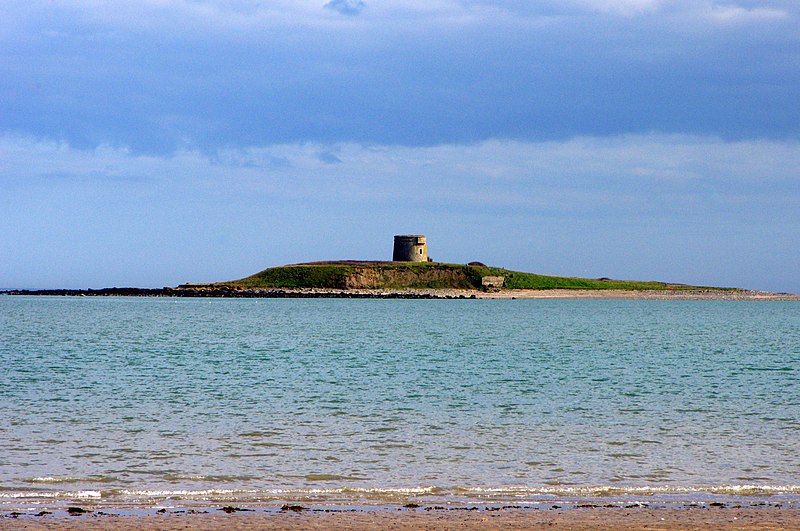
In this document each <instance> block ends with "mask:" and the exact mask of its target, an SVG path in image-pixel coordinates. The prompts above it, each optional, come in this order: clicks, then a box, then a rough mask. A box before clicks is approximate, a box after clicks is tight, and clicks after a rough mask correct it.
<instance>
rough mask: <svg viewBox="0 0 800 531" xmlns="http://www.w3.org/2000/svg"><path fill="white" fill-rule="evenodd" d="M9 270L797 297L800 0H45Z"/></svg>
mask: <svg viewBox="0 0 800 531" xmlns="http://www.w3.org/2000/svg"><path fill="white" fill-rule="evenodd" d="M2 11H3V16H2V17H0V211H1V212H2V213H3V215H2V216H0V248H2V249H3V251H2V260H0V287H31V288H41V287H105V286H164V285H175V284H177V283H181V282H186V281H198V282H201V281H215V280H224V279H231V278H239V277H242V276H245V275H248V274H250V273H253V272H255V271H258V270H260V269H263V268H265V267H268V266H273V265H280V264H285V263H293V262H301V261H311V260H319V259H345V258H352V259H388V258H390V255H391V244H392V236H393V235H394V234H398V233H405V232H412V233H424V234H427V235H428V236H429V247H430V254H431V256H432V257H433V258H434V259H436V260H441V261H452V262H465V261H470V260H480V261H483V262H486V263H490V264H494V265H499V266H505V267H509V268H512V269H518V270H525V271H534V272H539V273H546V274H565V275H575V276H589V277H602V276H606V277H612V278H633V279H656V280H666V281H677V282H689V283H701V284H713V285H726V286H739V287H746V288H754V289H769V290H777V291H792V292H800V277H798V275H797V273H796V272H797V271H798V270H799V269H800V245H798V243H800V242H799V241H798V240H800V238H798V234H800V29H799V28H800V4H798V3H797V2H796V1H788V0H766V1H759V2H755V1H744V0H733V1H730V2H717V1H711V0H674V1H668V0H560V1H547V0H545V1H539V2H522V1H512V0H509V1H505V2H501V1H496V2H490V1H480V0H474V1H466V0H464V1H455V0H426V1H417V0H408V1H403V2H399V1H394V0H386V1H378V0H331V1H329V2H327V3H326V0H320V1H303V0H300V1H298V0H292V1H288V0H287V1H284V0H278V1H248V0H241V1H229V2H221V1H188V0H183V1H164V0H149V1H142V2H128V1H125V2H123V1H115V0H109V1H105V2H98V1H96V0H92V1H89V0H85V1H77V0H76V1H69V0H52V1H37V0H31V1H29V2H25V3H21V2H20V3H7V5H5V6H4V7H3V9H2Z"/></svg>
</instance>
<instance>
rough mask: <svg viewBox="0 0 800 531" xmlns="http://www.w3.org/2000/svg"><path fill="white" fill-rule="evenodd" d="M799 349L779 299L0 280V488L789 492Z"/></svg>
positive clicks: (205, 496) (69, 496) (456, 496)
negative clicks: (116, 294)
mask: <svg viewBox="0 0 800 531" xmlns="http://www.w3.org/2000/svg"><path fill="white" fill-rule="evenodd" d="M799 362H800V304H798V303H792V302H709V301H703V302H700V301H690V302H679V301H674V302H672V301H669V302H667V301H521V300H513V301H482V300H467V301H457V300H456V301H430V300H425V301H406V300H386V301H384V300H328V299H321V300H308V299H304V300H286V299H282V300H226V299H219V300H198V299H155V298H94V297H89V298H48V297H30V298H28V297H10V296H7V297H0V374H1V375H2V378H1V379H0V412H1V413H2V414H1V415H0V506H2V505H5V506H10V505H14V504H20V503H45V502H47V503H57V502H58V501H59V500H64V503H66V502H67V501H69V500H87V499H89V500H91V499H101V500H102V501H103V502H106V503H117V502H119V503H134V502H136V503H147V504H157V503H164V502H166V501H177V500H183V502H182V503H190V502H193V501H198V500H209V499H210V500H234V501H270V500H292V499H297V500H312V501H317V502H319V503H333V502H343V503H363V502H365V501H367V502H369V501H371V500H376V501H378V502H381V501H383V502H391V501H396V500H405V499H416V500H428V499H447V500H457V501H475V500H484V501H486V500H488V501H496V500H522V501H536V500H543V499H547V500H550V499H565V498H570V497H574V496H583V497H609V496H610V497H615V496H616V497H621V498H626V499H627V498H632V497H634V498H635V497H645V496H646V497H648V499H652V496H651V495H655V496H656V497H659V496H660V497H661V498H663V499H670V497H671V498H674V499H681V500H693V499H709V497H714V496H723V497H724V496H745V497H747V496H750V497H769V498H770V499H773V500H774V499H785V500H789V501H790V502H791V501H792V500H794V501H795V502H796V501H797V500H798V499H800V364H799ZM187 500H188V501H187Z"/></svg>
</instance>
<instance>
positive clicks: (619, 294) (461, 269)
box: [0, 234, 800, 301]
mask: <svg viewBox="0 0 800 531" xmlns="http://www.w3.org/2000/svg"><path fill="white" fill-rule="evenodd" d="M0 294H9V295H73V296H160V297H237V298H256V297H258V298H288V297H291V298H324V297H327V298H394V299H517V298H519V299H676V300H792V301H798V300H800V295H796V294H789V293H772V292H766V291H756V290H747V289H741V288H727V287H713V286H692V285H688V284H680V283H672V282H659V281H637V280H613V279H610V278H605V277H604V278H578V277H565V276H552V275H540V274H536V273H526V272H521V271H512V270H508V269H504V268H501V267H493V266H488V265H486V264H483V263H481V262H470V263H467V264H455V263H446V262H436V261H433V260H432V259H431V258H430V257H429V256H428V249H427V238H426V237H425V236H423V235H419V234H413V235H398V236H395V237H394V250H393V255H392V260H391V261H377V260H331V261H318V262H306V263H298V264H289V265H283V266H278V267H270V268H268V269H264V270H263V271H259V272H258V273H255V274H253V275H250V276H248V277H245V278H241V279H238V280H228V281H222V282H211V283H185V284H181V285H179V286H176V287H164V288H156V289H148V288H117V287H113V288H103V289H87V290H70V289H54V290H7V291H4V292H0Z"/></svg>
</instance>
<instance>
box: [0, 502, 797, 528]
mask: <svg viewBox="0 0 800 531" xmlns="http://www.w3.org/2000/svg"><path fill="white" fill-rule="evenodd" d="M108 513H112V514H97V513H92V514H82V515H78V516H68V515H67V514H66V512H65V511H63V510H61V511H56V512H55V513H54V514H52V515H44V516H31V515H22V516H18V517H12V516H8V515H7V514H6V515H4V516H2V518H0V529H30V530H45V529H47V530H50V529H59V530H61V529H64V530H78V529H86V530H100V529H118V530H133V529H153V530H167V529H186V530H200V529H206V530H223V529H245V530H249V529H349V530H366V529H395V530H411V529H476V530H477V529H481V530H486V529H488V530H500V529H544V528H551V527H552V528H556V529H595V530H597V529H663V530H678V529H704V530H705V529H725V530H732V529H800V509H797V508H780V507H774V506H772V507H743V508H735V507H697V508H661V509H651V508H603V507H597V508H577V509H568V510H559V509H498V510H494V509H482V510H469V509H468V508H464V509H460V510H459V509H455V510H453V509H450V510H446V509H433V510H425V509H424V508H419V509H405V508H396V509H384V510H367V511H364V510H352V511H339V512H326V511H324V510H316V511H314V510H303V511H300V512H294V511H290V510H289V511H275V510H274V509H272V510H270V509H266V510H265V509H263V508H262V509H254V510H253V511H248V512H239V511H236V512H231V513H225V512H223V511H221V510H219V509H216V510H214V509H209V510H208V513H201V514H189V513H187V512H182V513H176V512H166V513H163V514H150V515H145V516H124V515H122V516H120V515H113V510H108Z"/></svg>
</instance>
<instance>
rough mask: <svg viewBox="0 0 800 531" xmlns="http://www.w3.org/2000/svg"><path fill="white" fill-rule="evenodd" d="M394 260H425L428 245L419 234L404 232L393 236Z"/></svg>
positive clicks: (426, 259) (426, 258)
mask: <svg viewBox="0 0 800 531" xmlns="http://www.w3.org/2000/svg"><path fill="white" fill-rule="evenodd" d="M392 261H394V262H427V261H428V246H427V245H426V244H425V236H423V235H421V234H404V235H399V236H395V237H394V253H393V254H392Z"/></svg>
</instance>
